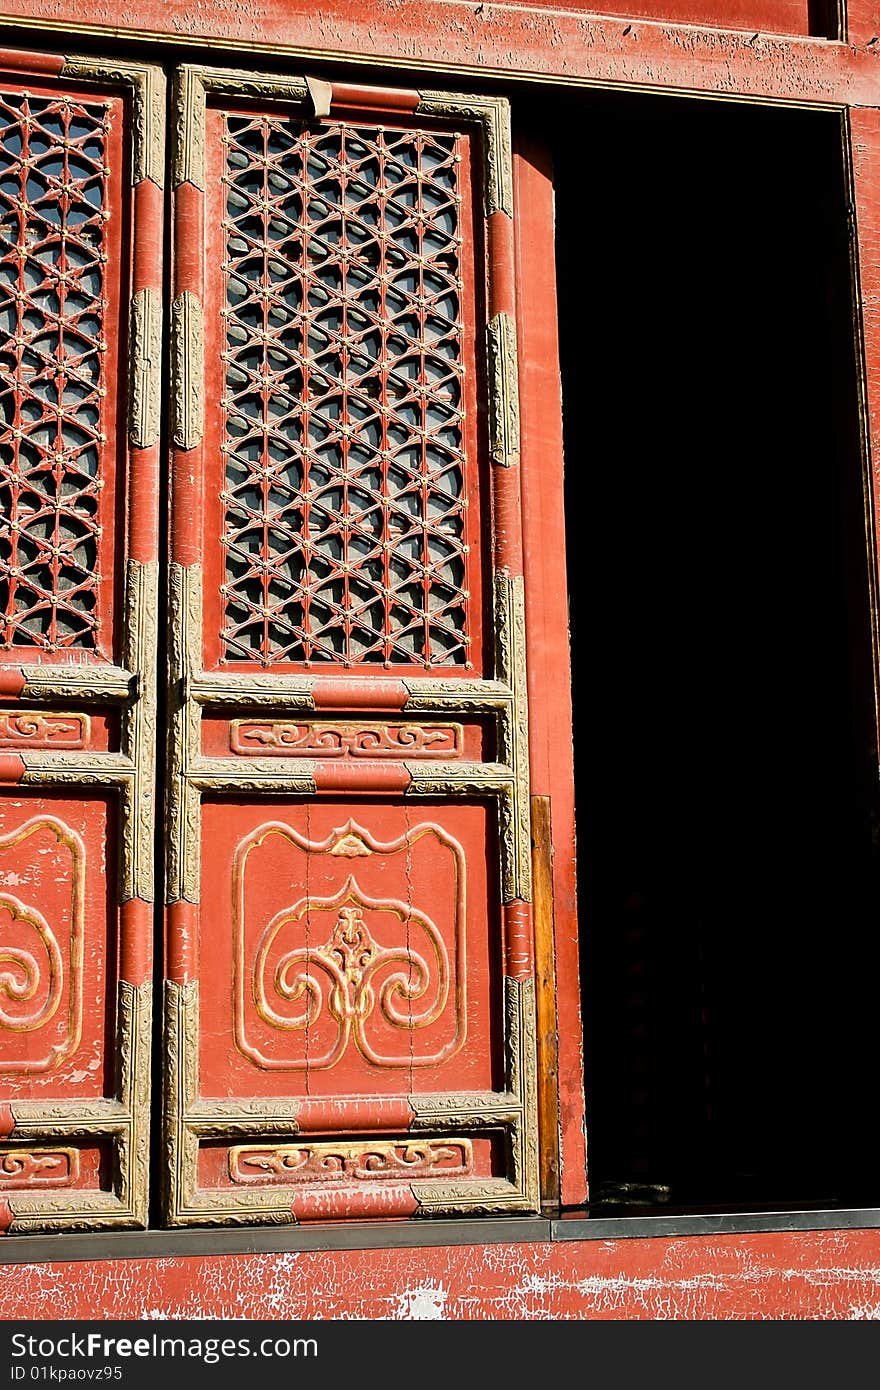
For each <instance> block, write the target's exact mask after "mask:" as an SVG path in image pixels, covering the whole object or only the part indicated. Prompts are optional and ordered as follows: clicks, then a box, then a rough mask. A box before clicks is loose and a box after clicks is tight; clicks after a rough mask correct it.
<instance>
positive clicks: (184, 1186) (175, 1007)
mask: <svg viewBox="0 0 880 1390" xmlns="http://www.w3.org/2000/svg"><path fill="white" fill-rule="evenodd" d="M164 1037H165V1061H166V1064H167V1065H166V1071H165V1078H164V1079H165V1114H164V1131H163V1136H162V1149H163V1170H162V1179H163V1184H164V1188H165V1210H166V1214H167V1217H168V1220H169V1222H170V1224H171V1225H172V1226H176V1225H179V1224H180V1222H179V1219H178V1218H179V1214H180V1212H181V1211H182V1210H184V1209H185V1208H186V1207H188V1206H189V1205H190V1203H191V1201H192V1198H193V1196H194V1194H195V1191H196V1188H197V1186H198V1161H199V1144H198V1139H197V1138H196V1136H195V1135H194V1134H192V1133H190V1131H189V1130H188V1129H187V1128H186V1125H185V1124H184V1116H185V1115H186V1112H187V1110H188V1109H189V1108H190V1106H191V1105H192V1104H193V1102H194V1101H195V1098H196V1092H197V1089H198V1066H199V1051H198V1048H199V985H198V981H197V980H189V981H188V982H187V983H186V984H184V985H179V984H176V983H175V981H173V980H166V982H165V1009H164Z"/></svg>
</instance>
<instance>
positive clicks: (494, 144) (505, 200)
mask: <svg viewBox="0 0 880 1390" xmlns="http://www.w3.org/2000/svg"><path fill="white" fill-rule="evenodd" d="M416 115H418V116H435V117H437V118H438V119H441V120H450V121H469V122H473V121H475V122H477V124H478V125H479V126H480V127H481V129H482V132H483V160H484V165H485V179H486V213H487V215H488V216H491V214H492V213H493V212H506V213H507V215H508V217H512V216H513V151H512V141H511V135H510V102H509V101H508V100H507V98H506V97H490V96H475V95H473V94H472V93H470V92H468V93H467V94H466V95H459V94H458V93H455V92H421V93H420V94H419V104H418V106H417V107H416Z"/></svg>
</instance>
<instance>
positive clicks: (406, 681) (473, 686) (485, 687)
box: [401, 676, 513, 714]
mask: <svg viewBox="0 0 880 1390" xmlns="http://www.w3.org/2000/svg"><path fill="white" fill-rule="evenodd" d="M401 683H402V684H403V685H404V686H405V687H406V689H407V691H408V692H409V695H408V698H407V701H406V704H405V705H404V707H403V712H404V713H405V714H432V713H433V712H434V711H435V710H436V711H437V712H438V713H441V714H445V713H446V712H447V711H449V710H460V711H462V712H463V713H480V712H482V711H487V712H489V713H492V712H494V711H497V710H503V709H506V708H507V706H508V705H509V704H510V702H511V700H512V699H513V691H512V690H511V688H510V686H509V684H507V683H506V682H505V681H504V680H503V679H500V680H460V681H456V680H449V679H448V678H443V677H440V678H435V677H430V676H428V677H425V678H424V679H420V678H415V677H409V676H404V677H403V678H402V682H401Z"/></svg>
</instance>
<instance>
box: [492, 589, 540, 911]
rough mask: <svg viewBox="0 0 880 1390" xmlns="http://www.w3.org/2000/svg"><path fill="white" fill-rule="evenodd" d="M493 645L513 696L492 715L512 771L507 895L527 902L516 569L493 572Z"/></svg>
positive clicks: (524, 720) (524, 712) (521, 600)
mask: <svg viewBox="0 0 880 1390" xmlns="http://www.w3.org/2000/svg"><path fill="white" fill-rule="evenodd" d="M495 651H496V658H495V659H496V663H497V666H498V672H499V675H500V676H501V677H502V679H503V680H505V681H506V682H508V683H509V684H510V686H511V687H512V689H513V702H512V704H511V706H510V707H509V708H508V709H507V710H506V711H505V712H504V714H503V715H502V716H501V718H500V719H499V721H498V742H499V756H500V757H501V758H502V759H503V760H504V762H505V763H506V764H507V765H508V766H509V767H510V769H511V772H512V774H513V781H514V793H513V805H512V807H511V816H512V826H511V833H512V835H513V842H512V844H511V847H510V850H509V852H510V854H511V855H512V856H513V858H514V860H515V869H514V876H515V879H516V885H517V889H516V892H515V893H514V894H513V895H512V896H514V897H517V898H522V899H523V900H524V901H525V902H531V898H532V821H531V802H530V787H529V711H528V678H527V670H526V659H527V658H526V605H525V585H524V581H523V579H522V576H520V575H513V576H511V575H506V574H497V575H496V576H495Z"/></svg>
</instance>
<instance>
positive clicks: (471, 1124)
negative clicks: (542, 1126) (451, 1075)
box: [407, 1091, 522, 1133]
mask: <svg viewBox="0 0 880 1390" xmlns="http://www.w3.org/2000/svg"><path fill="white" fill-rule="evenodd" d="M407 1099H408V1101H409V1105H410V1107H411V1109H412V1112H413V1119H412V1126H411V1128H412V1130H413V1131H416V1130H419V1131H420V1130H423V1129H436V1130H441V1129H442V1130H443V1131H444V1132H445V1130H446V1129H447V1128H459V1129H467V1131H468V1132H469V1133H470V1132H471V1131H480V1130H486V1129H504V1128H508V1127H509V1126H511V1125H515V1124H517V1123H518V1122H519V1119H520V1116H521V1114H522V1104H521V1102H520V1099H519V1097H518V1096H516V1095H514V1094H513V1093H512V1092H510V1091H461V1092H446V1093H443V1094H433V1093H431V1094H428V1095H422V1096H418V1095H413V1096H408V1097H407Z"/></svg>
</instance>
